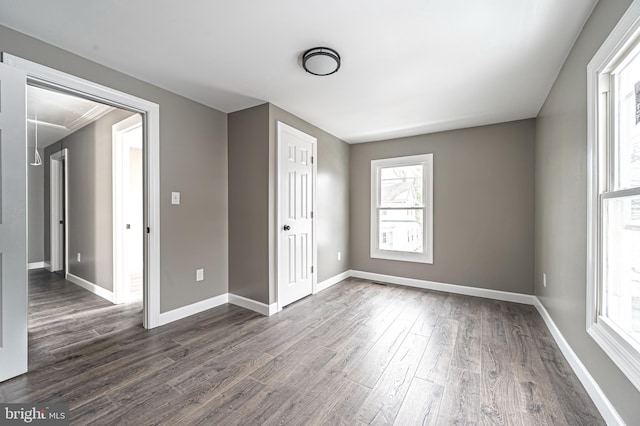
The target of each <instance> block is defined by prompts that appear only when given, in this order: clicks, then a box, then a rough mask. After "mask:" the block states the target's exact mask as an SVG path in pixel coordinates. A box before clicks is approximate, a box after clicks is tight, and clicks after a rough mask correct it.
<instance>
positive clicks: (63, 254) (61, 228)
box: [49, 148, 69, 278]
mask: <svg viewBox="0 0 640 426" xmlns="http://www.w3.org/2000/svg"><path fill="white" fill-rule="evenodd" d="M68 157H69V153H68V150H67V149H66V148H64V149H62V150H60V151H58V152H56V153H54V154H52V155H51V156H50V157H49V160H50V162H49V175H50V177H49V182H50V192H49V193H50V194H51V195H50V197H49V219H50V227H49V230H50V257H51V261H50V270H51V271H52V272H55V271H60V270H64V274H65V278H66V275H67V274H68V273H69V269H68V268H67V264H68V262H69V250H68V246H69V233H68V227H67V225H68V220H67V219H68V218H67V212H68V211H69V208H68V207H69V204H68V198H67V197H68V194H69V179H68V170H69V167H68V166H69V158H68ZM63 161H64V163H65V165H64V167H63V166H62V162H63ZM62 185H64V186H65V188H62ZM60 221H62V222H63V223H62V224H61V223H60ZM65 242H66V243H65Z"/></svg>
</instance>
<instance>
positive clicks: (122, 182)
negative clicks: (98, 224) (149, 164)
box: [112, 114, 143, 303]
mask: <svg viewBox="0 0 640 426" xmlns="http://www.w3.org/2000/svg"><path fill="white" fill-rule="evenodd" d="M140 127H142V117H141V116H140V115H139V114H135V115H132V116H131V117H128V118H126V119H124V120H122V121H120V122H118V123H116V124H114V125H113V126H112V149H113V162H112V175H113V176H112V177H113V293H114V294H113V295H114V303H126V302H129V301H130V293H131V272H132V263H135V262H133V256H134V250H133V245H134V244H136V243H137V242H138V240H140V239H142V238H143V234H142V228H141V227H138V226H135V227H131V224H132V222H133V221H132V220H131V219H132V218H130V217H127V216H128V213H129V209H128V207H130V205H131V204H132V201H133V200H129V199H128V195H129V192H130V191H129V186H130V178H131V177H130V173H129V172H130V155H129V154H130V148H131V146H130V144H129V142H128V138H127V135H128V134H129V133H130V132H131V131H133V130H135V129H138V128H140ZM140 147H142V145H140ZM141 197H142V196H141ZM136 224H137V221H136ZM140 225H141V226H142V224H140ZM134 233H135V234H134Z"/></svg>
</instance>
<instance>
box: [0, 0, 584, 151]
mask: <svg viewBox="0 0 640 426" xmlns="http://www.w3.org/2000/svg"><path fill="white" fill-rule="evenodd" d="M596 1H597V0H446V1H442V0H441V1H436V0H396V1H389V0H349V1H344V0H323V1H310V0H307V1H300V0H270V1H255V0H216V1H213V0H185V1H182V2H176V1H174V0H135V1H124V0H117V1H116V0H113V1H86V0H64V1H51V0H20V1H15V0H0V24H3V25H5V26H8V27H11V28H14V29H16V30H18V31H21V32H24V33H26V34H29V35H32V36H34V37H36V38H39V39H42V40H44V41H47V42H49V43H51V44H54V45H56V46H59V47H61V48H64V49H66V50H70V51H72V52H74V53H77V54H79V55H82V56H84V57H87V58H89V59H92V60H94V61H96V62H99V63H101V64H104V65H107V66H109V67H111V68H115V69H117V70H119V71H122V72H124V73H127V74H130V75H132V76H135V77H138V78H140V79H143V80H146V81H149V82H151V83H153V84H156V85H158V86H160V87H163V88H166V89H168V90H171V91H173V92H176V93H179V94H182V95H184V96H186V97H189V98H191V99H194V100H196V101H199V102H201V103H203V104H205V105H209V106H211V107H214V108H217V109H219V110H221V111H224V112H232V111H236V110H240V109H244V108H247V107H250V106H254V105H258V104H260V103H263V102H265V101H268V102H272V103H274V104H275V105H278V106H279V107H281V108H284V109H285V110H287V111H289V112H291V113H293V114H295V115H298V116H300V117H301V118H303V119H305V120H307V121H309V122H311V123H312V124H315V125H316V126H318V127H320V128H322V129H324V130H326V131H328V132H330V133H332V134H334V135H335V136H338V137H339V138H342V139H344V140H346V141H348V142H363V141H371V140H380V139H386V138H391V137H399V136H407V135H415V134H421V133H429V132H435V131H441V130H449V129H455V128H462V127H470V126H475V125H482V124H490V123H496V122H503V121H510V120H516V119H522V118H529V117H534V116H536V115H537V113H538V111H539V110H540V108H541V106H542V103H543V102H544V100H545V98H546V95H547V94H548V92H549V89H550V88H551V85H552V83H553V81H554V80H555V77H556V75H557V73H558V71H559V69H560V67H561V66H562V63H563V62H564V60H565V58H566V56H567V54H568V52H569V50H570V48H571V46H572V44H573V42H574V40H575V39H576V37H577V34H578V33H579V31H580V29H581V27H582V25H583V24H584V22H585V21H586V19H587V17H588V14H589V13H590V11H591V10H592V8H593V6H594V5H595V3H596ZM316 46H327V47H331V48H334V49H336V50H337V51H338V52H339V53H340V55H341V56H342V59H343V60H342V67H341V69H340V71H339V72H338V73H336V74H334V75H331V76H328V77H317V76H312V75H310V74H306V73H305V72H304V71H303V70H302V68H301V66H300V56H301V54H302V53H303V52H304V51H305V50H306V49H309V48H311V47H316Z"/></svg>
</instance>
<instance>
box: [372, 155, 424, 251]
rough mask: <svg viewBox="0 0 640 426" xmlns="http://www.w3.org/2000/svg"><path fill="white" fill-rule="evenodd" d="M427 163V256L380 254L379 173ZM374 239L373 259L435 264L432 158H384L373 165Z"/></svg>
mask: <svg viewBox="0 0 640 426" xmlns="http://www.w3.org/2000/svg"><path fill="white" fill-rule="evenodd" d="M417 163H424V175H423V185H424V187H423V195H424V229H423V239H422V241H423V242H424V253H410V252H402V251H392V250H381V249H379V248H378V246H379V245H378V235H379V232H378V208H379V207H378V204H379V200H378V195H379V191H378V189H377V188H378V169H379V168H381V167H394V166H404V165H411V164H417ZM370 229H371V238H370V249H371V253H370V256H371V257H372V258H374V259H387V260H399V261H403V262H417V263H433V154H422V155H411V156H407V157H396V158H385V159H381V160H372V161H371V224H370Z"/></svg>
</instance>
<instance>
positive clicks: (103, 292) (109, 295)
mask: <svg viewBox="0 0 640 426" xmlns="http://www.w3.org/2000/svg"><path fill="white" fill-rule="evenodd" d="M67 281H70V282H72V283H74V284H75V285H78V286H80V287H82V288H84V289H85V290H88V291H90V292H91V293H93V294H95V295H96V296H100V297H102V298H103V299H106V300H108V301H109V302H111V303H113V292H112V291H110V290H107V289H105V288H102V287H100V286H99V285H95V284H94V283H92V282H89V281H87V280H85V279H84V278H80V277H78V276H76V275H73V274H69V273H67Z"/></svg>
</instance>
